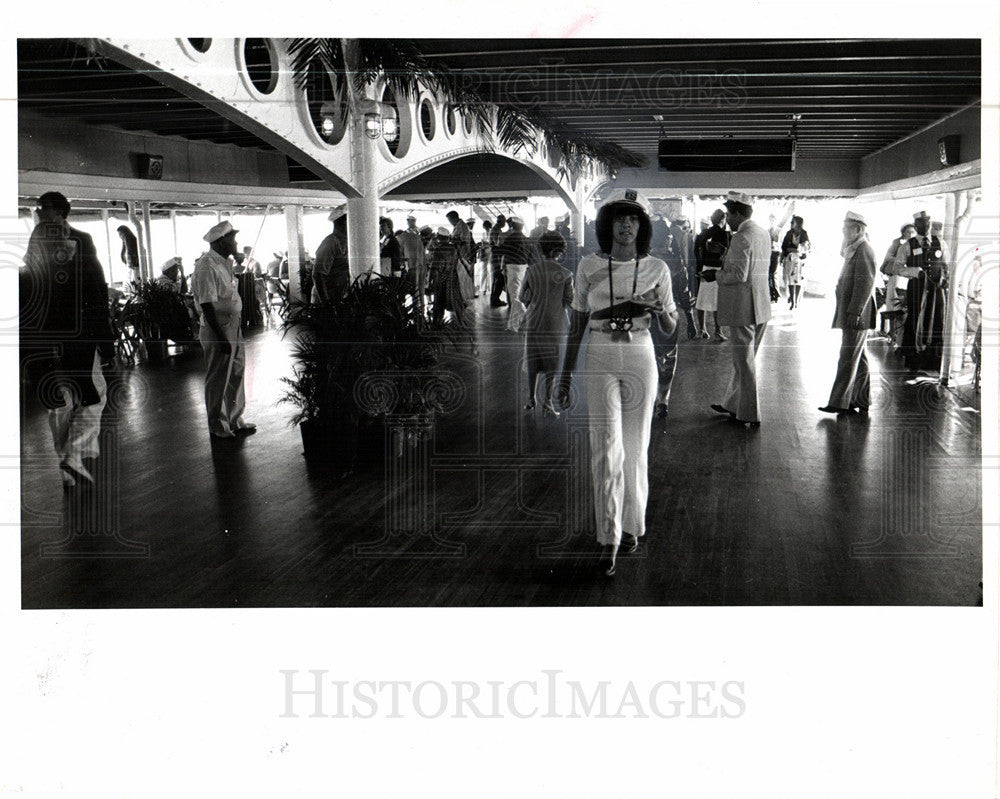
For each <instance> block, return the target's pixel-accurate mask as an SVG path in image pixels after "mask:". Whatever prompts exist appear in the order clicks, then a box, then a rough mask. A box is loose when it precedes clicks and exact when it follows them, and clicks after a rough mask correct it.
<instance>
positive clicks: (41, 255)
mask: <svg viewBox="0 0 1000 799" xmlns="http://www.w3.org/2000/svg"><path fill="white" fill-rule="evenodd" d="M62 235H65V239H66V240H68V241H70V242H73V244H74V245H75V247H74V248H73V253H72V255H71V256H70V257H68V258H67V257H66V255H65V253H66V250H65V248H63V247H60V244H59V242H60V240H61V237H62ZM25 264H26V265H27V269H26V270H25V272H26V275H27V276H30V284H31V285H30V286H26V288H28V291H29V294H28V295H27V296H25V295H23V292H22V297H21V301H22V304H24V305H25V307H23V308H22V314H21V329H22V331H23V332H25V333H26V334H28V335H31V334H40V335H42V336H43V337H45V338H49V339H53V340H56V341H72V340H86V341H94V342H106V341H108V340H110V339H111V337H112V336H111V329H110V322H109V315H108V313H109V312H108V284H107V281H106V280H105V278H104V269H103V268H102V267H101V262H100V261H99V260H98V259H97V247H95V246H94V240H93V238H91V236H90V235H89V234H88V233H84V232H83V231H82V230H77V229H76V228H74V227H69V225H67V226H66V229H65V233H64V234H63V233H56V231H55V229H54V228H53V227H52V226H49V225H46V224H44V223H43V224H39V225H37V226H36V227H35V229H34V230H33V231H32V233H31V238H30V240H29V243H28V251H27V253H26V254H25ZM26 299H27V303H25V300H26Z"/></svg>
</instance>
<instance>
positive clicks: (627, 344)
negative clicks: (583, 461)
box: [585, 330, 658, 544]
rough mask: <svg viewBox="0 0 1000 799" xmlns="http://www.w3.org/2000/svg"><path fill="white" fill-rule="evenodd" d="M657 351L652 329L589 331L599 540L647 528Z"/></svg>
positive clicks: (589, 401)
mask: <svg viewBox="0 0 1000 799" xmlns="http://www.w3.org/2000/svg"><path fill="white" fill-rule="evenodd" d="M657 379H658V375H657V371H656V357H655V355H654V353H653V341H652V338H651V337H650V333H649V331H648V330H641V331H633V332H632V340H631V341H614V340H612V337H611V334H610V333H603V332H600V331H597V330H591V331H590V342H589V343H588V345H587V358H586V374H585V381H586V391H587V408H588V411H589V417H590V418H589V421H590V465H591V473H592V477H593V482H594V511H595V514H596V521H597V540H598V542H599V543H601V544H618V543H620V542H621V537H622V530H625V531H626V532H629V533H632V534H634V535H637V536H641V535H644V534H645V532H646V502H647V500H648V499H649V476H648V474H647V465H646V462H647V449H648V448H649V430H650V424H651V423H652V420H653V406H654V404H655V403H656V383H657Z"/></svg>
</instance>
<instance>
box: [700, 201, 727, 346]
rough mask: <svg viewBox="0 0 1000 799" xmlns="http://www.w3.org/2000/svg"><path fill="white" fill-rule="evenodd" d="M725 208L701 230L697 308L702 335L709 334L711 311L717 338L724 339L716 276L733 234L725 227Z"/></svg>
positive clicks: (714, 214)
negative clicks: (705, 229)
mask: <svg viewBox="0 0 1000 799" xmlns="http://www.w3.org/2000/svg"><path fill="white" fill-rule="evenodd" d="M725 220H726V212H725V211H723V210H722V209H721V208H718V209H716V210H715V211H713V212H712V226H711V227H710V228H709V229H708V230H707V231H705V233H704V234H701V241H700V245H696V247H695V256H696V258H698V257H700V264H699V266H698V297H697V298H696V300H695V306H694V307H695V310H696V311H697V312H698V325H697V327H698V328H699V330H700V331H701V332H700V335H701V337H702V338H709V335H708V314H712V322H713V324H714V325H715V340H716V341H725V340H726V334H725V333H723V332H722V327H721V326H720V325H719V314H718V308H719V285H718V283H717V282H716V280H715V276H716V274H717V273H718V271H719V270H720V269H721V268H722V256H723V255H724V254H725V252H726V250H727V249H728V248H729V241H730V239H731V237H732V234H731V233H730V232H729V231H727V230H726V229H725V224H724V223H725Z"/></svg>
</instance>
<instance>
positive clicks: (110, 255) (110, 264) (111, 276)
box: [101, 208, 115, 285]
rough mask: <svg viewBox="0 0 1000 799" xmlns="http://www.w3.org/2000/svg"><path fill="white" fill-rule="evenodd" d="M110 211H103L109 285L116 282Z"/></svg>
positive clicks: (102, 219) (102, 218)
mask: <svg viewBox="0 0 1000 799" xmlns="http://www.w3.org/2000/svg"><path fill="white" fill-rule="evenodd" d="M108 220H109V218H108V209H107V208H105V209H102V210H101V221H102V222H104V240H105V241H106V242H107V245H108V284H109V285H110V284H111V283H114V282H115V256H114V252H113V251H112V249H111V231H110V230H109V228H108Z"/></svg>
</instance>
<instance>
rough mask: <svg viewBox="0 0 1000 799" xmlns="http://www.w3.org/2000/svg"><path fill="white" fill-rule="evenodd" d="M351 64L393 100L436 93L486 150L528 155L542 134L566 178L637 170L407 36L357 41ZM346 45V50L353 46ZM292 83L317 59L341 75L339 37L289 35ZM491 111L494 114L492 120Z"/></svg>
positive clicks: (640, 162) (634, 162) (613, 149)
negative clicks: (595, 170)
mask: <svg viewBox="0 0 1000 799" xmlns="http://www.w3.org/2000/svg"><path fill="white" fill-rule="evenodd" d="M352 42H353V46H356V51H355V52H356V61H357V63H356V65H355V69H354V73H353V75H351V76H350V77H351V79H352V80H353V83H354V86H355V88H356V89H357V90H358V91H363V90H364V88H365V87H367V86H370V85H371V84H373V83H374V82H375V81H376V80H378V79H379V78H380V77H381V78H383V79H384V80H385V82H386V84H387V85H388V87H389V88H390V89H391V90H392V92H393V94H394V95H395V96H396V97H398V98H411V97H414V96H416V94H417V92H418V91H419V87H420V86H421V85H423V86H426V87H427V88H428V89H430V90H432V91H434V92H436V93H437V94H438V96H439V97H440V98H441V99H442V100H443V101H444V102H445V103H447V104H448V105H450V106H451V107H452V108H455V109H456V110H458V111H459V112H461V113H462V114H463V115H466V116H470V115H471V117H472V118H473V120H474V121H475V123H476V124H477V126H478V128H479V131H480V135H481V137H482V139H483V142H484V144H485V145H486V147H487V148H490V149H492V148H493V147H494V136H495V139H496V142H495V143H496V144H499V146H500V147H501V148H502V149H505V150H509V151H511V152H514V153H518V152H522V151H524V152H526V153H527V154H528V155H529V156H533V155H534V154H535V153H536V152H537V150H538V146H539V141H538V136H539V133H541V135H542V136H544V139H545V142H546V145H547V147H548V149H549V151H550V152H552V153H554V154H555V156H556V158H555V159H554V160H556V161H557V164H558V165H557V167H556V171H557V172H558V173H559V174H560V175H561V176H569V177H570V178H571V179H575V178H577V177H579V175H580V174H581V173H582V172H583V171H584V170H585V169H587V168H588V167H589V166H590V165H591V164H596V165H598V166H599V167H601V168H603V170H604V171H605V172H611V171H612V170H615V169H620V168H623V167H633V168H641V167H643V166H645V165H646V160H645V159H644V158H643V157H642V156H640V155H638V154H636V153H634V152H632V151H631V150H628V149H626V148H624V147H621V146H620V145H617V144H614V143H612V142H608V141H604V140H601V139H596V138H594V137H592V136H589V135H587V134H585V133H581V132H579V131H574V130H570V129H567V128H565V127H564V126H562V125H560V124H559V123H557V122H556V121H555V120H554V119H552V118H551V117H549V116H548V115H547V114H546V113H545V112H543V111H542V110H541V109H540V108H539V107H537V106H534V105H533V106H530V107H529V106H520V105H513V104H510V103H504V102H498V101H496V100H495V99H494V98H492V97H490V96H489V94H488V87H482V88H480V87H479V86H478V84H476V83H475V82H470V81H469V80H468V73H467V72H464V71H462V70H459V69H453V68H451V67H450V66H449V65H448V64H447V63H445V62H443V61H441V60H435V61H434V62H433V64H432V63H431V62H430V61H428V59H427V58H426V56H424V55H423V53H422V52H421V51H420V49H419V46H418V42H415V41H413V40H396V39H393V40H390V39H357V40H352ZM353 46H352V49H353ZM289 52H290V54H291V55H292V70H293V72H294V75H295V80H296V83H298V85H299V86H304V85H305V82H306V80H307V78H308V73H309V68H310V65H311V64H314V63H319V64H321V65H322V66H323V67H325V68H326V69H328V70H330V71H331V72H333V73H334V74H336V75H338V76H343V77H344V78H345V79H346V78H347V77H348V76H347V75H346V69H347V67H346V64H345V56H344V47H343V46H342V44H341V42H340V40H339V39H292V40H291V43H290V45H289ZM494 113H495V115H496V119H495V124H494Z"/></svg>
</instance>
